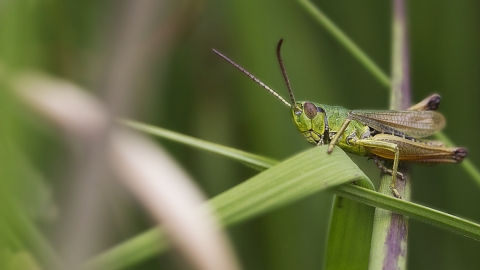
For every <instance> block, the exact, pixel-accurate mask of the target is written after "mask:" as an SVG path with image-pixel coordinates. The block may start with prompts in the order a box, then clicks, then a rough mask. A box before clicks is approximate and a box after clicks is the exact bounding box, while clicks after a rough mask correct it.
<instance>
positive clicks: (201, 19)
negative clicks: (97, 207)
mask: <svg viewBox="0 0 480 270" xmlns="http://www.w3.org/2000/svg"><path fill="white" fill-rule="evenodd" d="M132 2H133V1H91V0H90V1H33V0H31V1H23V0H15V1H8V0H3V1H0V64H1V66H0V75H1V74H2V68H4V69H5V70H9V71H20V70H23V69H37V70H41V71H44V72H46V73H49V74H52V75H55V76H58V77H60V78H64V79H67V80H70V81H72V82H74V83H76V84H78V85H81V86H82V87H84V88H85V89H89V91H91V92H92V93H93V94H95V95H97V96H98V97H99V98H105V96H107V95H106V94H105V92H104V91H103V89H102V85H103V83H104V82H105V81H106V79H105V76H107V75H106V74H108V70H107V69H108V68H109V67H111V65H113V64H112V62H115V61H114V60H115V59H114V58H112V55H114V54H112V52H111V51H112V50H113V51H115V48H117V47H118V46H121V44H118V40H119V39H118V36H121V33H122V31H125V25H124V24H123V22H124V18H125V14H126V13H127V10H128V8H129V5H132ZM313 2H314V3H315V5H317V6H318V7H319V8H321V9H322V10H323V11H324V12H325V13H326V14H327V15H328V16H329V17H330V18H331V19H332V21H334V22H335V23H336V24H337V25H338V26H339V27H340V28H341V29H343V30H344V32H345V33H346V34H347V35H348V36H350V37H351V38H352V39H353V40H354V41H355V42H356V43H357V44H358V45H359V46H360V47H361V48H362V49H363V50H364V51H365V52H366V53H367V54H368V55H369V56H370V57H371V58H372V59H373V60H374V61H375V62H376V63H377V64H378V65H379V66H380V67H381V68H382V69H383V70H384V71H385V72H386V73H387V74H388V73H389V70H390V51H391V3H390V2H389V1H379V0H374V1H354V0H337V1H327V0H320V1H319V0H317V1H313ZM408 4H409V8H408V13H409V27H410V28H409V29H410V41H411V42H410V49H411V64H412V65H411V78H412V84H411V85H412V97H413V100H414V101H419V100H421V99H423V98H424V97H426V96H427V95H429V94H431V93H435V92H436V93H439V94H440V95H441V96H442V98H443V99H442V104H441V107H440V111H441V112H442V113H443V114H444V115H445V116H446V119H447V127H446V129H445V130H444V132H445V134H447V135H448V136H449V137H450V138H451V139H452V140H453V141H454V142H455V144H457V145H459V146H465V147H467V148H468V149H469V159H470V160H471V161H472V162H473V163H474V164H475V165H477V166H480V154H479V151H478V150H479V149H480V142H479V139H478V138H479V136H478V134H480V121H479V119H480V106H479V105H478V103H479V101H480V91H479V89H480V2H479V1H475V0H458V1H447V0H441V1H434V0H428V1H410V2H409V3H408ZM149 12H150V13H149V14H146V15H145V17H147V18H150V22H149V24H148V25H149V28H148V29H147V30H146V34H145V36H143V37H142V38H143V40H142V42H141V44H142V47H141V49H140V50H139V51H140V52H141V53H140V54H139V55H138V58H140V60H139V59H136V60H138V62H140V63H141V64H137V66H135V65H134V66H133V67H138V68H132V72H133V73H132V76H133V77H134V78H135V79H134V80H133V81H134V83H133V84H132V85H130V86H129V87H131V88H132V89H135V90H132V92H133V95H132V98H131V100H130V102H129V104H128V107H129V109H128V110H125V111H126V112H125V114H127V115H129V116H130V117H131V118H134V119H136V120H139V121H143V122H147V123H150V124H153V125H157V126H160V127H164V128H167V129H170V130H173V131H177V132H180V133H184V134H187V135H191V136H194V137H198V138H201V139H205V140H208V141H212V142H216V143H219V144H224V145H228V146H231V147H235V148H238V149H242V150H245V151H248V152H253V153H256V154H260V155H264V156H267V157H272V158H275V159H278V160H281V159H285V158H287V157H289V156H292V155H293V154H295V153H298V152H300V151H302V150H304V149H307V148H309V147H310V145H309V144H308V143H307V142H306V141H305V140H304V139H303V136H301V135H299V134H298V133H297V130H296V128H295V126H294V125H293V123H292V121H291V119H290V112H289V110H288V109H287V108H286V107H285V106H284V105H282V104H281V103H280V102H278V100H276V99H275V98H273V97H272V96H270V95H269V94H267V93H266V92H265V91H264V90H263V89H262V88H261V87H259V86H257V85H256V84H255V83H254V82H252V81H251V80H250V79H248V78H247V77H246V76H244V75H243V74H241V72H239V71H237V70H235V69H234V68H233V67H232V66H230V65H228V64H227V63H226V62H224V61H223V60H222V59H220V58H219V57H217V56H216V55H215V54H214V53H212V51H211V48H216V49H218V50H219V51H221V52H223V53H224V54H226V55H227V56H229V57H230V58H232V59H233V60H234V61H236V62H237V63H239V64H240V65H242V66H243V67H245V68H246V69H247V70H249V71H250V72H252V73H253V74H254V75H256V76H257V77H258V78H260V79H261V80H262V81H263V82H265V83H266V84H268V85H269V86H270V87H272V88H273V89H275V90H276V91H277V92H279V93H280V94H281V95H283V96H285V97H287V92H286V88H285V86H284V83H283V80H282V77H281V73H280V70H279V68H278V65H277V62H276V58H275V46H276V43H277V41H278V40H279V39H280V38H283V39H284V47H283V57H284V63H285V66H286V68H287V71H288V74H289V77H290V82H291V84H292V87H293V89H294V91H295V95H296V98H297V99H298V100H311V101H315V102H319V103H324V104H331V105H342V106H344V107H347V108H352V109H387V108H388V103H389V91H388V90H389V89H386V88H385V87H384V86H382V85H381V84H380V83H379V82H378V81H377V80H376V79H375V78H374V77H373V76H372V75H371V74H370V73H369V72H368V71H367V70H366V69H365V68H364V67H363V66H362V65H361V64H360V63H359V62H358V61H357V60H355V59H354V58H353V57H352V55H351V54H350V53H349V52H348V51H346V50H345V49H344V48H343V47H342V46H341V45H340V44H339V43H338V42H337V41H336V40H335V39H334V38H333V37H332V36H331V35H330V34H329V33H328V32H326V30H325V29H324V28H323V27H322V26H320V25H319V24H318V23H317V22H316V21H315V20H314V19H313V18H312V17H311V16H310V15H308V13H307V12H306V11H305V10H304V9H303V8H302V7H301V6H300V5H299V4H298V3H297V2H296V1H274V0H265V1H253V0H243V1H240V0H231V1H216V0H215V1H214V0H212V1H163V2H161V1H160V2H158V3H157V5H155V9H152V10H150V11H149ZM139 20H140V19H139ZM120 40H121V39H120ZM112 59H113V60H112ZM134 62H135V61H134ZM130 90H131V89H130ZM2 92H3V93H2V94H0V99H1V101H0V114H1V123H0V126H1V129H0V133H1V134H2V135H1V138H0V139H1V142H0V143H1V145H2V149H4V150H2V151H1V153H0V158H1V159H0V163H1V165H0V169H1V172H0V176H1V177H2V178H1V181H2V186H1V187H2V188H3V192H10V191H11V190H17V189H16V187H15V184H12V183H11V181H15V179H17V178H19V177H23V176H22V173H23V172H24V170H26V169H25V167H24V166H25V164H27V163H28V164H29V165H30V166H31V167H33V168H35V170H36V171H37V172H38V174H39V175H41V176H39V177H42V179H43V180H42V183H43V184H42V185H43V188H45V189H47V190H48V191H49V192H50V193H49V192H47V194H49V195H45V196H51V198H52V200H53V202H54V204H55V207H56V209H57V210H56V211H58V212H59V213H60V214H58V215H57V216H58V217H57V218H51V219H50V220H47V221H45V220H42V221H41V222H39V227H40V228H41V229H42V231H43V232H44V233H45V234H46V235H48V234H49V233H52V231H54V228H55V227H56V226H57V225H55V224H56V223H58V219H59V218H61V216H62V214H61V213H62V204H61V202H62V199H64V198H63V197H62V194H61V192H62V189H63V188H64V186H65V185H68V181H69V179H68V178H66V177H65V173H62V172H64V171H65V170H66V169H65V168H64V167H63V166H64V165H66V164H67V165H68V162H67V161H65V160H64V159H65V157H68V152H69V150H68V149H65V145H64V144H65V142H64V139H63V137H62V134H61V133H60V132H58V130H56V128H55V127H54V126H52V125H50V124H49V123H48V122H47V121H45V120H43V119H41V118H37V117H36V116H35V115H34V113H33V111H31V110H30V109H28V108H25V107H23V106H22V105H20V104H18V103H17V101H16V100H15V99H14V98H13V97H12V96H11V95H10V94H8V93H6V92H5V91H2ZM158 143H159V144H162V145H163V146H164V147H165V148H167V149H168V150H169V152H170V153H171V154H172V155H173V156H174V158H175V159H176V160H177V161H178V162H179V163H180V164H182V165H183V166H184V167H185V168H186V170H187V171H188V172H189V174H190V175H192V176H193V177H194V178H195V179H196V180H197V181H198V185H199V186H200V187H201V189H202V190H203V191H204V192H205V194H206V195H207V196H208V197H212V196H214V195H216V194H219V193H221V192H222V191H224V190H226V189H228V188H230V187H232V186H234V185H236V184H238V183H240V182H242V181H244V180H246V179H248V178H249V177H251V176H252V175H254V174H256V171H254V170H252V169H250V168H247V167H245V166H243V165H241V164H238V163H236V162H234V161H230V160H227V159H225V158H223V157H220V156H216V155H213V154H209V153H204V152H201V151H198V150H195V149H191V148H188V147H185V146H182V145H178V144H174V143H171V142H168V141H161V140H158ZM12 149H13V150H12ZM12 153H16V154H18V155H19V156H21V157H12V155H13V154H12ZM352 158H353V159H354V160H355V161H356V162H358V164H359V166H360V167H361V168H362V169H363V170H365V171H366V172H367V174H368V175H369V176H370V177H371V179H372V180H378V175H379V172H378V170H377V169H376V167H375V165H374V164H373V162H367V161H366V159H365V158H362V157H352ZM19 160H21V161H19ZM412 177H413V184H412V190H413V194H412V197H413V201H414V202H417V203H420V204H424V205H426V206H430V207H433V208H435V209H439V210H442V211H445V212H447V213H452V214H454V215H458V216H460V217H464V218H467V219H470V220H473V221H476V222H480V210H479V205H480V196H478V194H480V188H479V186H478V184H476V183H475V182H474V181H473V180H472V179H471V178H470V177H469V176H468V175H467V174H466V173H465V171H464V170H463V169H462V168H461V167H460V166H458V165H439V166H435V167H422V166H414V168H413V172H412ZM28 181H29V180H28V179H26V180H24V181H23V183H29V182H28ZM36 191H38V190H33V191H30V193H28V194H36ZM17 195H18V196H20V197H22V196H25V194H24V193H19V194H17ZM39 196H40V195H39ZM42 196H43V195H42ZM22 198H24V197H22ZM0 200H1V199H0ZM331 201H332V194H325V193H322V194H317V195H315V196H312V197H310V198H308V199H305V200H302V201H300V202H297V203H294V204H291V205H289V206H286V207H283V208H281V209H278V210H276V211H274V212H272V213H269V214H266V215H264V216H262V217H259V218H256V219H254V220H252V221H249V222H246V223H243V224H239V225H236V226H234V227H232V228H228V233H229V235H230V237H231V239H232V241H233V244H234V246H235V250H236V252H237V253H238V255H239V257H240V260H241V263H242V265H243V267H244V268H245V269H319V268H320V267H321V266H322V265H323V261H324V260H323V253H324V247H325V240H326V233H327V229H328V220H329V215H330V208H331ZM0 202H1V201H0ZM38 211H39V212H42V211H45V209H38ZM115 211H122V214H121V215H122V216H123V217H127V218H128V219H129V220H130V223H129V225H128V229H125V228H122V223H121V222H115V221H116V220H115V218H114V217H111V220H112V223H111V224H109V226H111V227H112V230H113V231H114V232H115V233H117V234H118V238H117V239H112V240H111V243H112V245H114V244H115V243H118V242H120V241H121V240H125V239H128V237H129V236H134V235H135V234H136V233H138V232H141V231H144V230H146V229H148V228H150V227H151V225H152V223H151V222H150V220H149V218H148V217H147V214H146V213H145V212H143V210H141V208H140V207H139V206H138V205H136V204H134V205H133V206H128V207H125V208H122V209H120V210H119V209H118V208H117V209H115ZM4 212H5V214H6V215H8V213H7V211H4ZM112 216H114V215H112ZM132 220H134V221H132ZM409 233H410V234H409V254H408V265H409V268H410V269H478V265H479V264H480V257H479V256H478V254H479V252H480V244H479V243H478V242H475V241H473V240H470V239H467V238H465V237H462V236H459V235H456V234H453V233H451V232H447V231H444V230H441V229H438V228H436V227H432V226H430V225H426V224H423V223H420V222H417V221H415V220H411V222H410V229H409ZM180 260H181V259H180V258H179V257H178V256H177V255H175V252H170V253H168V254H166V255H162V256H160V258H155V259H152V260H150V261H148V262H145V263H144V264H142V265H139V266H137V267H135V268H132V269H157V268H156V265H158V262H160V264H161V265H162V266H163V267H164V268H162V269H182V268H183V267H185V266H184V265H183V264H182V263H179V261H180Z"/></svg>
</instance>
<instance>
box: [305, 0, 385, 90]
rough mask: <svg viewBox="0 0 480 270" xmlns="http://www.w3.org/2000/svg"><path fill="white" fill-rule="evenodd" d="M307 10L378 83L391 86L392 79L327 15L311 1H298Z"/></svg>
mask: <svg viewBox="0 0 480 270" xmlns="http://www.w3.org/2000/svg"><path fill="white" fill-rule="evenodd" d="M298 2H299V3H300V4H301V5H302V7H303V8H305V10H306V11H307V12H308V13H310V15H311V16H312V17H313V18H314V19H315V20H317V21H318V22H319V23H320V24H321V25H322V26H323V27H325V29H326V30H327V31H328V32H330V34H332V35H333V36H334V37H335V38H336V39H337V40H338V42H340V44H342V45H343V46H344V47H345V49H347V51H349V52H350V53H351V54H352V55H353V56H354V57H355V58H356V59H357V60H358V61H359V62H360V63H362V64H363V65H364V66H365V68H366V69H367V70H368V71H370V72H371V73H372V74H373V76H374V77H375V78H377V79H378V81H379V82H380V83H381V84H382V85H384V86H386V87H389V86H390V78H389V77H388V76H387V74H386V73H385V72H383V71H382V70H381V69H380V67H378V65H377V64H375V62H373V60H372V59H371V58H370V57H368V55H367V54H366V53H365V52H363V50H362V49H360V47H358V45H357V44H355V42H353V40H352V39H351V38H349V37H348V36H347V35H346V34H345V33H344V32H343V31H342V30H341V29H340V28H339V27H338V26H337V25H335V23H333V22H332V21H331V20H330V19H329V18H328V17H327V15H325V14H324V13H323V12H322V11H321V10H320V9H319V8H318V7H316V6H315V5H313V4H312V3H311V2H310V1H309V0H298Z"/></svg>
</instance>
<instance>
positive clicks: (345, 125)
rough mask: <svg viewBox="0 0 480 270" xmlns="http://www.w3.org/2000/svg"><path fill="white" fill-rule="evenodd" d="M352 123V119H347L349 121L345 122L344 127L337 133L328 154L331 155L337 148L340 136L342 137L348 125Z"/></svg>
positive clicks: (329, 146)
mask: <svg viewBox="0 0 480 270" xmlns="http://www.w3.org/2000/svg"><path fill="white" fill-rule="evenodd" d="M351 121H352V119H349V118H347V119H345V121H343V124H342V126H341V127H340V129H339V130H338V131H337V133H336V134H335V136H334V137H333V139H332V140H331V141H330V144H329V145H328V150H327V153H329V154H330V153H332V151H333V148H334V147H335V144H337V142H338V139H339V138H340V136H342V134H343V132H345V129H347V127H348V124H350V122H351Z"/></svg>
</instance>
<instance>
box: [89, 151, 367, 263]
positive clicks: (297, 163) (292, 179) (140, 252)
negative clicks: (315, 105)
mask: <svg viewBox="0 0 480 270" xmlns="http://www.w3.org/2000/svg"><path fill="white" fill-rule="evenodd" d="M326 149H327V148H326V146H325V147H315V148H312V149H310V150H308V151H305V152H302V153H300V154H299V155H296V156H294V157H292V158H290V159H288V160H286V161H284V162H282V163H279V164H278V165H275V166H273V167H271V168H270V169H268V170H265V171H263V172H261V173H259V174H257V175H255V176H254V177H252V178H250V179H249V180H247V181H245V182H243V183H241V184H239V185H237V186H235V187H233V188H231V189H229V190H227V191H225V192H223V193H221V194H220V195H218V196H216V197H214V198H212V199H211V200H210V201H209V202H208V204H209V205H210V207H211V209H214V211H215V212H216V215H217V217H218V219H219V220H220V222H221V223H222V224H223V225H224V226H228V225H231V224H234V223H238V222H241V221H244V220H247V219H250V218H253V217H255V216H258V215H260V214H262V213H265V212H267V211H271V210H273V209H275V208H278V207H280V206H283V205H285V204H288V203H291V202H293V201H296V200H299V199H302V198H305V197H307V196H309V195H312V194H314V193H316V192H319V191H322V190H326V189H328V188H332V187H335V186H338V185H341V184H344V183H348V182H352V181H357V182H361V183H363V185H366V186H370V187H372V186H373V185H372V184H371V182H370V181H369V180H368V178H367V177H366V176H365V174H364V173H363V172H362V171H361V170H360V169H359V168H358V167H357V165H356V164H355V163H354V162H352V161H351V159H350V158H349V157H348V156H347V155H346V154H345V153H344V152H343V151H341V150H340V149H338V151H334V152H333V153H332V154H331V155H328V154H327V151H326ZM161 232H162V231H161V230H157V229H156V230H150V231H148V232H147V233H144V234H142V235H140V236H137V237H135V238H134V239H133V240H130V241H128V242H126V243H124V244H121V245H118V246H117V247H115V248H114V249H112V250H110V251H107V252H106V253H104V254H101V255H100V256H98V257H96V258H94V259H93V260H91V261H90V262H88V263H87V264H86V265H85V269H107V268H108V269H121V268H124V267H127V266H131V265H132V264H135V263H137V262H140V261H142V260H145V259H147V258H149V257H150V256H153V255H154V254H158V253H160V252H163V251H164V250H166V248H167V247H168V244H167V243H166V239H165V237H162V236H163V235H162V234H161ZM128 252H133V256H130V254H129V253H128Z"/></svg>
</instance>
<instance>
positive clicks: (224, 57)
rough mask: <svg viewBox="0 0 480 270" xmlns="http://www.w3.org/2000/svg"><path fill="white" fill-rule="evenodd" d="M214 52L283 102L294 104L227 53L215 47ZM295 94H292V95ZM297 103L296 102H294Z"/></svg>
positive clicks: (288, 104) (289, 105)
mask: <svg viewBox="0 0 480 270" xmlns="http://www.w3.org/2000/svg"><path fill="white" fill-rule="evenodd" d="M212 50H213V52H215V53H216V54H217V55H218V56H220V57H221V58H223V59H224V60H225V61H227V62H228V63H230V64H232V65H233V66H234V67H236V68H238V69H239V70H240V71H241V72H243V73H244V74H245V75H247V76H248V77H250V78H251V79H252V80H254V81H255V82H256V83H258V84H259V85H260V86H261V87H263V88H265V90H267V91H268V92H270V94H272V95H274V96H275V97H276V98H278V99H279V100H280V101H282V102H283V103H285V104H286V105H287V106H288V107H292V105H291V104H290V103H288V102H287V101H286V100H285V99H284V98H283V97H282V96H280V95H279V94H277V92H275V91H273V90H272V89H271V88H270V87H268V86H267V85H266V84H264V83H263V82H262V81H260V80H259V79H257V77H255V76H253V75H252V74H251V73H250V72H248V71H247V70H246V69H244V68H243V67H241V66H240V65H239V64H237V63H235V62H233V60H231V59H230V58H228V57H226V56H225V55H223V54H222V53H221V52H219V51H217V50H215V49H212ZM292 95H293V94H290V96H291V97H293V96H292ZM294 104H295V103H294Z"/></svg>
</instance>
